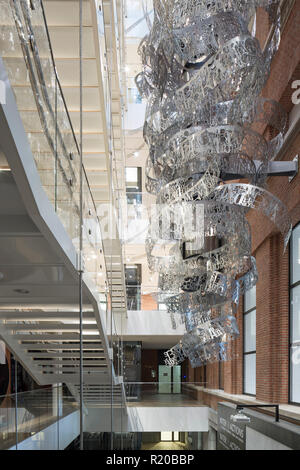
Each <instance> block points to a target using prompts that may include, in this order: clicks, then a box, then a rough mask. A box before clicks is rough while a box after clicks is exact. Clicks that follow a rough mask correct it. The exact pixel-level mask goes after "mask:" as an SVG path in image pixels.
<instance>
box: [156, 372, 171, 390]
mask: <svg viewBox="0 0 300 470" xmlns="http://www.w3.org/2000/svg"><path fill="white" fill-rule="evenodd" d="M171 371H172V369H171V367H169V366H158V393H172V385H171Z"/></svg>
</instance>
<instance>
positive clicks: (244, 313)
mask: <svg viewBox="0 0 300 470" xmlns="http://www.w3.org/2000/svg"><path fill="white" fill-rule="evenodd" d="M253 287H254V286H253ZM253 287H252V289H253ZM254 310H255V349H254V350H252V351H247V352H245V342H246V341H245V338H246V328H245V323H246V322H245V318H246V315H248V314H249V313H251V312H253V311H254ZM251 354H252V355H253V354H255V360H256V292H255V306H254V307H251V308H249V310H246V311H245V295H244V298H243V395H248V396H250V397H256V393H255V394H254V393H249V392H246V391H245V382H246V381H245V356H250V355H251ZM255 374H256V363H255ZM255 389H256V383H255Z"/></svg>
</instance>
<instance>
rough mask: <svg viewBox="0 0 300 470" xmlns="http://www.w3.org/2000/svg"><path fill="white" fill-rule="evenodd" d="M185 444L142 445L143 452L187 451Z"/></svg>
mask: <svg viewBox="0 0 300 470" xmlns="http://www.w3.org/2000/svg"><path fill="white" fill-rule="evenodd" d="M186 449H187V448H186V445H185V444H183V442H156V443H147V444H142V449H141V450H186Z"/></svg>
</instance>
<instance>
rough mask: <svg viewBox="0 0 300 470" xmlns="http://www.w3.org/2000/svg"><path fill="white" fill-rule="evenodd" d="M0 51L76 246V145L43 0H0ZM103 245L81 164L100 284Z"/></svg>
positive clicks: (87, 252)
mask: <svg viewBox="0 0 300 470" xmlns="http://www.w3.org/2000/svg"><path fill="white" fill-rule="evenodd" d="M30 5H33V6H32V7H31V6H30ZM0 55H1V56H2V59H3V61H4V64H5V67H6V71H7V73H8V76H9V80H10V83H11V85H12V87H13V90H14V93H15V98H16V102H17V106H18V109H19V112H20V116H21V118H22V121H23V125H24V129H25V131H26V133H27V136H28V140H29V143H30V147H31V150H32V154H33V156H34V160H35V163H36V167H37V170H38V173H39V176H40V179H41V183H42V185H43V188H44V190H45V192H46V194H47V195H48V198H49V200H50V201H51V203H52V204H53V207H54V209H55V211H56V213H57V215H58V216H59V218H60V221H61V222H62V224H63V225H64V227H65V229H66V231H67V233H68V234H69V236H70V237H71V239H72V241H73V244H74V246H75V248H76V249H77V250H78V249H79V237H80V201H79V197H80V194H79V193H80V151H79V146H78V143H77V140H76V135H75V132H74V129H73V126H72V123H71V119H70V116H69V112H68V109H67V106H66V102H65V98H64V95H63V92H62V88H61V85H60V81H59V79H58V75H57V72H56V67H55V62H54V58H53V53H52V48H51V43H50V40H49V33H48V29H47V24H46V20H45V15H44V10H43V3H42V2H41V1H33V2H30V3H29V2H27V1H26V0H16V1H14V2H8V1H7V0H0ZM101 247H102V241H101V231H100V225H99V220H98V218H97V212H96V207H95V203H94V200H93V196H92V193H91V189H90V187H89V183H88V179H87V176H86V173H85V170H84V169H83V258H84V270H85V271H86V272H88V273H90V276H91V277H92V279H93V281H94V282H95V283H96V285H98V286H99V288H100V287H102V286H103V279H101V278H99V277H97V272H98V271H99V266H100V248H101ZM103 268H105V267H104V266H103Z"/></svg>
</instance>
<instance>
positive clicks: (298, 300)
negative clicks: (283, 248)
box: [290, 224, 300, 403]
mask: <svg viewBox="0 0 300 470" xmlns="http://www.w3.org/2000/svg"><path fill="white" fill-rule="evenodd" d="M290 400H291V401H292V402H294V403H300V224H298V225H297V227H295V228H294V230H293V232H292V236H291V242H290Z"/></svg>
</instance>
